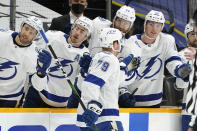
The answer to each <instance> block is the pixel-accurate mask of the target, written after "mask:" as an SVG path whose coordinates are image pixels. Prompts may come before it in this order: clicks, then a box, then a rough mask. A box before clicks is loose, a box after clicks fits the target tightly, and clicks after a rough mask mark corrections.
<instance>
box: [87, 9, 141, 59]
mask: <svg viewBox="0 0 197 131" xmlns="http://www.w3.org/2000/svg"><path fill="white" fill-rule="evenodd" d="M135 18H136V17H135V10H134V9H133V8H131V7H129V6H126V5H125V6H122V7H121V8H120V9H119V10H117V12H116V15H115V16H114V19H113V23H112V22H111V21H109V20H106V19H104V18H101V17H96V18H95V19H94V20H93V32H92V33H91V38H90V40H89V47H88V48H89V50H90V54H91V55H92V56H94V55H95V54H96V53H98V52H100V51H102V48H101V47H100V46H99V44H98V41H99V40H98V38H99V36H100V33H101V30H102V29H103V28H107V27H113V28H116V29H119V30H120V31H121V32H122V33H123V34H124V35H123V38H124V39H123V45H122V46H124V45H126V44H127V43H130V42H129V41H128V35H129V33H131V31H132V30H133V28H132V27H133V23H134V21H135ZM124 41H128V42H124ZM124 43H125V44H124ZM133 46H135V45H130V46H128V47H127V48H123V49H125V51H122V52H126V51H127V49H128V51H127V52H129V53H125V55H121V57H124V56H128V54H130V53H131V51H132V54H135V53H137V54H139V53H138V52H139V51H133V48H135V47H133ZM129 49H130V50H131V51H130V50H129ZM119 55H120V54H119Z"/></svg>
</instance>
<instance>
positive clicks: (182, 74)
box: [174, 62, 192, 81]
mask: <svg viewBox="0 0 197 131" xmlns="http://www.w3.org/2000/svg"><path fill="white" fill-rule="evenodd" d="M191 71H192V69H191V65H190V64H189V62H188V63H187V64H182V65H178V66H176V69H175V71H174V73H175V76H176V77H177V78H181V79H183V80H184V81H185V80H186V79H188V80H189V74H190V73H191Z"/></svg>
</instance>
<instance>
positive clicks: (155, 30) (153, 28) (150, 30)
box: [144, 21, 162, 39]
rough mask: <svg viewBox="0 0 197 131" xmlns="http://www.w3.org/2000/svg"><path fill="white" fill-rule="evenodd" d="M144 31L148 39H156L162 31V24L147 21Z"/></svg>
mask: <svg viewBox="0 0 197 131" xmlns="http://www.w3.org/2000/svg"><path fill="white" fill-rule="evenodd" d="M144 29H145V33H146V35H147V36H148V37H150V38H155V39H156V38H157V36H158V34H159V33H160V32H161V31H162V23H158V22H153V21H147V23H146V25H145V26H144Z"/></svg>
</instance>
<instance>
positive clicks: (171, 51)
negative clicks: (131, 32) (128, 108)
mask: <svg viewBox="0 0 197 131" xmlns="http://www.w3.org/2000/svg"><path fill="white" fill-rule="evenodd" d="M130 39H133V43H134V44H137V45H138V46H139V47H140V48H141V49H142V52H143V53H142V54H141V64H140V67H139V68H138V69H137V70H136V72H135V73H136V75H135V76H134V77H135V81H134V82H133V83H132V84H131V85H129V86H128V88H129V90H130V91H131V92H132V91H133V90H134V89H135V88H138V91H137V92H136V93H135V96H134V97H135V100H136V104H135V106H152V105H157V104H159V103H161V100H162V94H163V93H162V91H163V77H164V65H165V64H166V67H167V69H168V70H169V72H170V73H171V74H172V75H174V70H175V68H176V66H177V65H180V64H182V62H181V58H180V57H179V55H178V52H177V50H176V45H175V40H174V38H173V37H172V36H170V35H167V34H164V33H160V34H159V35H158V37H157V38H156V40H155V42H154V43H153V44H151V45H146V44H145V43H143V42H142V41H141V35H135V36H132V38H130ZM132 77H133V76H132ZM130 79H131V78H130ZM132 79H133V78H132ZM128 80H129V79H128Z"/></svg>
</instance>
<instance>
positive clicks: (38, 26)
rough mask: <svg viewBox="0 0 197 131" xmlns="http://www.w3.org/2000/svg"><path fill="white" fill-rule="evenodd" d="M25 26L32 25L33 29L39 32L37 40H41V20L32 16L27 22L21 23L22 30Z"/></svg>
mask: <svg viewBox="0 0 197 131" xmlns="http://www.w3.org/2000/svg"><path fill="white" fill-rule="evenodd" d="M24 24H28V25H30V26H31V27H33V28H34V29H35V30H36V31H37V32H38V33H37V35H36V37H35V39H38V38H40V30H43V24H42V22H41V20H39V19H38V18H37V17H35V16H31V17H29V18H27V19H26V20H24V21H23V22H22V23H21V29H22V27H23V25H24Z"/></svg>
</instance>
